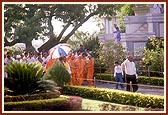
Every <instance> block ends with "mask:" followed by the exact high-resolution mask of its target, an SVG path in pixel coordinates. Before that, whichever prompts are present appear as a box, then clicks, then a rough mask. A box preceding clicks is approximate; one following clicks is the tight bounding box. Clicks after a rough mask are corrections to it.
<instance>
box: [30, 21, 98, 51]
mask: <svg viewBox="0 0 168 115" xmlns="http://www.w3.org/2000/svg"><path fill="white" fill-rule="evenodd" d="M52 23H53V27H54V32H55V33H56V34H59V33H60V31H61V30H62V27H61V23H60V22H59V21H56V20H54V21H52ZM70 29H71V28H68V30H67V31H66V32H65V35H66V34H67V33H68V32H69V31H70ZM78 30H79V31H83V32H89V33H90V34H92V33H94V32H95V31H100V28H99V27H98V26H97V22H96V21H95V20H94V19H93V18H90V19H89V20H88V21H86V22H85V23H84V24H83V25H82V26H81V27H80V28H79V29H78ZM42 44H44V42H43V41H42V40H33V41H32V45H33V46H34V47H35V49H37V48H39V47H40V46H41V45H42Z"/></svg>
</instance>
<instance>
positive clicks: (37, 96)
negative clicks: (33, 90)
mask: <svg viewBox="0 0 168 115" xmlns="http://www.w3.org/2000/svg"><path fill="white" fill-rule="evenodd" d="M60 94H61V93H60V92H59V91H57V90H55V92H47V93H40V94H32V95H18V96H4V102H18V101H28V100H41V99H51V98H57V97H59V96H60Z"/></svg>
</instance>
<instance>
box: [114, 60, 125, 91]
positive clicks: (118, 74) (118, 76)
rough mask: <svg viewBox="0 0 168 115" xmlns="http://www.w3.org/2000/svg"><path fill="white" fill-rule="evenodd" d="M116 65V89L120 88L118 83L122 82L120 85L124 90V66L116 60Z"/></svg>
mask: <svg viewBox="0 0 168 115" xmlns="http://www.w3.org/2000/svg"><path fill="white" fill-rule="evenodd" d="M114 65H115V67H114V77H115V80H116V87H115V88H116V89H118V85H119V82H120V86H121V89H122V90H124V85H123V78H122V76H123V71H122V68H121V65H119V62H118V61H116V62H115V64H114Z"/></svg>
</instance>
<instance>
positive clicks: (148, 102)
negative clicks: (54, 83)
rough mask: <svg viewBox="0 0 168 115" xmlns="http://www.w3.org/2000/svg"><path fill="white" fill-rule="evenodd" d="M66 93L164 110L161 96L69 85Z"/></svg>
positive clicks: (65, 88) (65, 90)
mask: <svg viewBox="0 0 168 115" xmlns="http://www.w3.org/2000/svg"><path fill="white" fill-rule="evenodd" d="M64 93H65V94H68V95H76V96H81V97H83V98H90V99H96V100H102V101H107V102H112V103H118V104H124V105H133V106H138V107H147V108H149V107H151V108H164V97H163V96H159V95H146V94H145V95H144V94H141V93H135V92H127V91H120V90H113V89H105V88H93V87H87V86H69V85H67V86H65V87H64Z"/></svg>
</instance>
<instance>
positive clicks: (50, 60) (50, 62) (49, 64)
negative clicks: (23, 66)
mask: <svg viewBox="0 0 168 115" xmlns="http://www.w3.org/2000/svg"><path fill="white" fill-rule="evenodd" d="M54 61H58V59H51V58H50V59H49V60H48V61H47V63H46V67H45V69H46V71H48V69H49V67H51V65H52V64H53V63H54Z"/></svg>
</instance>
